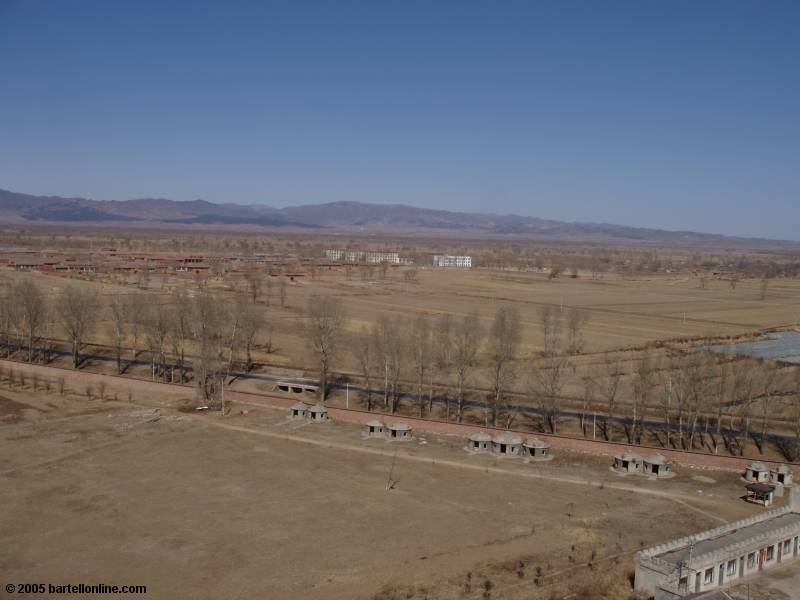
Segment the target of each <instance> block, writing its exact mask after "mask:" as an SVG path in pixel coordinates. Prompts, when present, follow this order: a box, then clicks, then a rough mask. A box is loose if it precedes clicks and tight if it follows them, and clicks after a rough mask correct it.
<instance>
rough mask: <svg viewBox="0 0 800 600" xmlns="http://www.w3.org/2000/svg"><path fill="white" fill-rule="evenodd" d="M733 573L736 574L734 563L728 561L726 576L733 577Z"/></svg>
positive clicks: (733, 561)
mask: <svg viewBox="0 0 800 600" xmlns="http://www.w3.org/2000/svg"><path fill="white" fill-rule="evenodd" d="M734 573H736V561H735V560H729V561H728V570H727V574H728V575H733V574H734Z"/></svg>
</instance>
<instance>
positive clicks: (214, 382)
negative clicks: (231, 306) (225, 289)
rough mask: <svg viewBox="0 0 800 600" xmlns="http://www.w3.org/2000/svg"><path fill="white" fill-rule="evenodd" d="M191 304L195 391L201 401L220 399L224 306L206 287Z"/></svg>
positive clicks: (209, 401)
mask: <svg viewBox="0 0 800 600" xmlns="http://www.w3.org/2000/svg"><path fill="white" fill-rule="evenodd" d="M191 308H192V321H191V322H192V326H193V330H192V337H193V339H194V342H195V347H196V350H197V357H196V359H195V363H196V365H195V369H194V371H195V377H196V380H197V390H198V395H199V397H200V400H201V401H205V402H207V403H212V402H215V401H216V400H218V399H220V396H221V390H222V381H221V380H222V377H223V368H224V361H223V358H222V349H223V327H224V320H225V314H224V308H223V305H222V302H221V301H220V299H219V297H218V296H216V295H214V294H213V293H211V292H208V291H203V292H201V293H199V294H197V296H195V298H194V301H193V302H192V307H191Z"/></svg>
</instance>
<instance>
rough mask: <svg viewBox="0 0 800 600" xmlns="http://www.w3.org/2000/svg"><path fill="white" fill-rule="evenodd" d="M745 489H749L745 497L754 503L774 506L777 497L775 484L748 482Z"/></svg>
mask: <svg viewBox="0 0 800 600" xmlns="http://www.w3.org/2000/svg"><path fill="white" fill-rule="evenodd" d="M744 489H745V490H746V491H747V495H746V496H745V499H746V500H747V501H748V502H752V503H753V504H761V505H762V506H772V502H773V501H774V499H775V486H774V485H770V484H768V483H748V484H747V485H746V486H745V487H744Z"/></svg>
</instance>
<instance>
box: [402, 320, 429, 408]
mask: <svg viewBox="0 0 800 600" xmlns="http://www.w3.org/2000/svg"><path fill="white" fill-rule="evenodd" d="M408 342H409V343H408V349H409V350H410V353H411V364H412V365H413V366H414V378H415V383H416V392H417V409H418V412H419V416H420V417H422V416H423V415H424V413H425V396H424V394H423V391H422V388H423V385H424V384H425V375H427V373H428V371H429V369H430V368H431V366H432V363H433V360H432V348H431V326H430V322H429V321H428V318H427V317H425V316H424V315H420V316H419V317H417V318H416V319H414V322H413V324H412V326H411V331H410V334H409V340H408Z"/></svg>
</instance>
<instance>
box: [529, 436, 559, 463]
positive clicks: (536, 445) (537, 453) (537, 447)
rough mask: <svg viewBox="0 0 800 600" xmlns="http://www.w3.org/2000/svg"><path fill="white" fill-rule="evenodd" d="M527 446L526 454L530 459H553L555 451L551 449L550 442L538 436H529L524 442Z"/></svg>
mask: <svg viewBox="0 0 800 600" xmlns="http://www.w3.org/2000/svg"><path fill="white" fill-rule="evenodd" d="M522 446H523V448H525V450H524V452H525V455H526V456H527V457H528V458H529V459H530V460H537V461H538V460H552V458H553V453H552V452H551V451H550V444H548V443H547V442H544V441H542V440H540V439H539V438H536V437H529V438H528V439H527V440H525V443H524V444H522Z"/></svg>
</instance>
